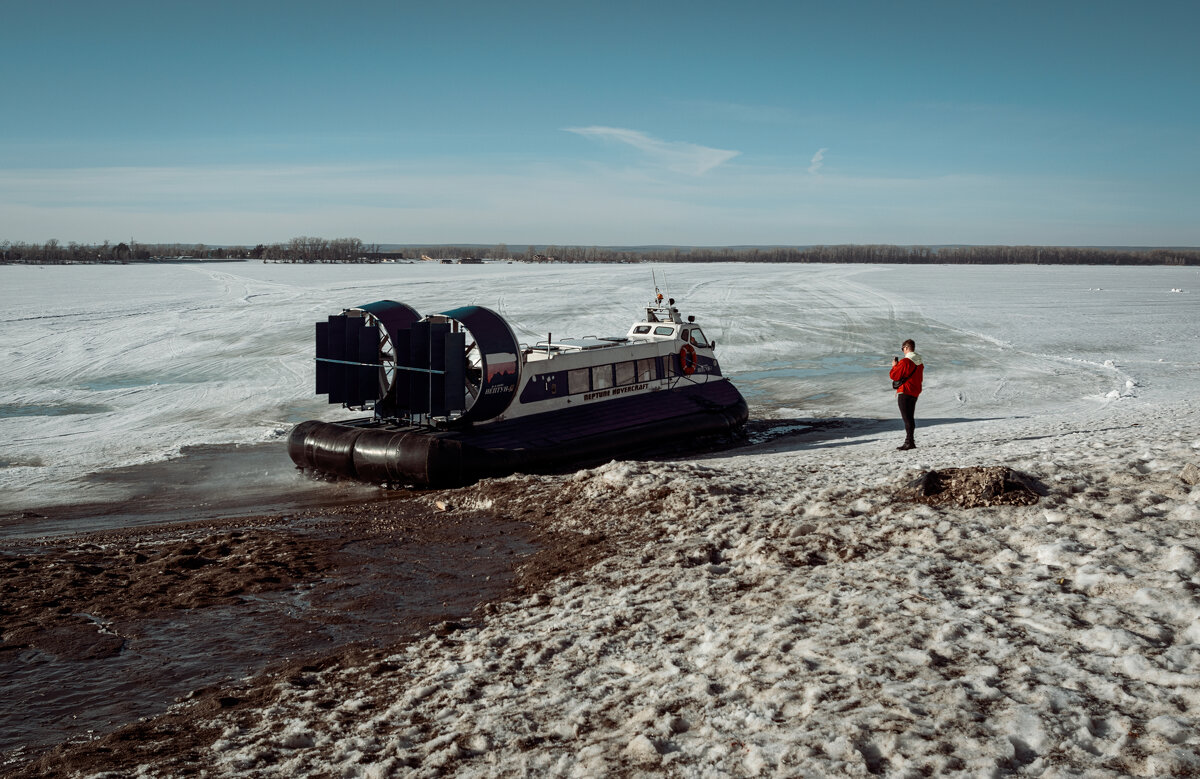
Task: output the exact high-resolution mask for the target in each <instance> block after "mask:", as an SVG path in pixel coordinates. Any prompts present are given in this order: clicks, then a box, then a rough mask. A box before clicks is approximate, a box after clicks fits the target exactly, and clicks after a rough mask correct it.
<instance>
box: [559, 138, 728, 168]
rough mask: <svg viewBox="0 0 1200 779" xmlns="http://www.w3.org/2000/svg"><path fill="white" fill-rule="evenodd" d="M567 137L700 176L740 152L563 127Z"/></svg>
mask: <svg viewBox="0 0 1200 779" xmlns="http://www.w3.org/2000/svg"><path fill="white" fill-rule="evenodd" d="M563 129H564V130H566V131H567V132H569V133H575V134H576V135H582V136H583V137H585V138H599V139H602V140H610V141H619V142H620V143H624V144H626V145H628V146H632V147H633V148H635V149H637V150H639V151H641V152H642V153H644V154H647V155H649V156H650V157H652V158H654V159H655V160H656V161H657V162H658V164H660V165H662V166H663V167H665V168H668V169H670V170H673V171H675V172H676V173H687V174H691V175H693V176H702V175H704V174H705V173H708V172H709V171H710V170H712V169H713V168H715V167H717V166H718V165H722V164H724V163H726V162H728V161H729V160H731V159H733V158H734V157H736V156H738V155H739V154H741V152H740V151H730V150H728V149H713V148H711V147H708V146H699V145H697V144H694V143H687V142H685V141H663V140H659V139H658V138H654V137H651V136H649V135H646V134H645V133H643V132H639V131H638V130H626V129H623V128H620V127H565V128H563Z"/></svg>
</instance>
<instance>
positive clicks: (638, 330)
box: [633, 325, 650, 335]
mask: <svg viewBox="0 0 1200 779" xmlns="http://www.w3.org/2000/svg"><path fill="white" fill-rule="evenodd" d="M649 332H650V325H638V326H637V327H635V328H633V333H634V335H645V334H646V333H649Z"/></svg>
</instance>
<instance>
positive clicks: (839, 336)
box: [0, 264, 1200, 777]
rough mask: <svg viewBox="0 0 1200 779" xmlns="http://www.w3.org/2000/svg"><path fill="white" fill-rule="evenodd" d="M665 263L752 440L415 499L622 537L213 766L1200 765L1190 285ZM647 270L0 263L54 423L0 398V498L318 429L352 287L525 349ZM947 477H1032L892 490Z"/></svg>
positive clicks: (1088, 769) (591, 329)
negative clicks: (502, 332)
mask: <svg viewBox="0 0 1200 779" xmlns="http://www.w3.org/2000/svg"><path fill="white" fill-rule="evenodd" d="M666 270H667V273H668V287H669V289H668V291H669V293H670V294H672V295H673V296H674V297H676V298H677V299H679V301H680V302H681V304H682V305H681V308H682V309H683V310H684V312H685V313H695V314H696V315H697V317H698V318H699V319H700V321H701V323H702V324H703V325H704V327H705V331H706V333H707V334H708V335H709V336H710V337H713V338H716V339H717V341H718V344H719V346H718V356H719V358H720V359H721V365H722V368H723V369H724V371H725V372H726V373H728V374H730V375H731V377H732V378H733V381H734V383H735V384H737V385H738V386H739V388H741V389H742V391H743V393H744V394H745V395H746V397H747V399H748V400H749V402H750V404H751V417H752V419H755V420H759V421H760V422H762V421H764V420H765V425H764V427H763V429H764V430H766V431H767V433H768V434H767V435H764V436H762V438H761V439H760V440H758V442H757V443H752V444H751V445H750V446H747V447H742V448H738V449H732V450H726V451H723V452H717V453H711V454H707V455H702V456H697V457H693V458H688V459H683V460H673V461H645V462H641V461H628V462H613V463H608V464H606V465H602V466H600V467H596V468H592V469H587V470H582V471H579V472H577V473H574V474H567V475H562V476H528V475H517V476H513V477H509V478H506V479H496V480H488V481H485V482H481V483H480V484H477V485H474V486H472V487H468V488H463V489H460V490H455V491H453V492H451V493H436V494H434V493H431V494H430V495H428V498H427V499H428V500H429V502H430V506H431V509H432V507H433V506H434V505H435V503H436V501H438V500H442V501H443V502H444V503H446V504H448V505H449V506H451V507H452V510H453V511H460V512H481V513H489V512H490V513H492V514H495V515H497V516H513V517H516V518H522V517H534V516H537V517H544V518H543V519H541V520H540V521H542V522H546V523H550V525H551V526H552V527H553V528H555V529H557V530H561V531H564V532H574V533H582V534H594V535H596V536H597V537H599V536H603V537H604V539H605V542H606V543H608V544H610V545H611V546H612V548H613V550H614V552H613V554H612V555H610V556H608V557H607V558H606V559H604V560H603V561H602V562H600V563H599V564H597V565H595V566H594V567H592V568H590V569H587V570H584V571H581V572H577V573H574V574H570V575H567V576H565V577H563V578H560V579H558V580H556V581H555V582H553V583H552V584H551V585H549V586H548V587H547V588H546V589H545V590H543V591H541V592H538V593H536V594H534V595H531V596H529V597H527V598H524V599H521V600H517V601H513V602H506V603H500V604H493V605H491V606H489V607H488V608H486V609H484V610H482V611H481V612H480V613H478V614H477V615H475V618H473V619H472V620H470V621H469V622H468V623H466V624H465V626H463V627H462V629H459V630H455V631H450V632H446V631H441V633H442V634H439V635H431V636H428V637H423V638H421V639H419V640H417V641H415V642H413V643H411V644H408V645H406V646H404V647H402V648H399V649H397V651H396V652H395V653H394V654H392V655H391V656H389V657H387V658H386V659H385V660H384V661H383V662H378V663H373V664H370V665H354V664H339V665H335V666H333V667H331V668H328V669H326V670H323V671H314V672H313V673H311V674H309V675H308V676H307V677H306V678H303V679H297V678H294V677H288V678H279V679H276V680H275V681H273V682H272V684H273V685H274V689H273V690H272V694H271V695H269V696H266V697H265V699H264V700H266V701H267V702H265V703H263V704H261V706H260V707H259V708H258V709H255V710H254V711H253V712H251V713H250V714H247V713H246V712H245V711H241V710H238V711H230V712H227V713H218V714H215V715H213V717H212V719H211V720H208V721H206V722H205V723H204V724H205V726H214V727H216V728H217V729H218V730H219V733H220V735H219V738H217V739H216V740H215V741H214V742H213V743H212V744H211V745H209V746H208V747H207V748H206V750H205V751H204V752H203V754H202V755H201V759H202V762H203V763H204V764H205V765H206V766H208V767H209V770H210V772H211V773H212V774H214V775H228V776H281V777H282V776H293V775H303V774H321V775H338V776H349V777H354V776H362V777H373V776H391V775H406V776H407V775H415V776H433V775H439V774H442V773H454V774H456V775H462V776H492V775H526V774H529V775H543V774H549V775H563V776H601V775H608V774H631V773H637V772H639V771H647V772H665V773H668V774H671V775H679V776H724V775H764V776H776V775H778V776H819V775H851V776H854V775H862V776H865V775H871V774H882V775H890V776H928V775H964V776H998V775H1005V774H1016V775H1022V776H1044V777H1068V776H1088V777H1093V776H1127V775H1134V776H1171V775H1178V776H1188V775H1200V736H1198V735H1197V733H1198V731H1200V727H1198V722H1197V718H1198V716H1200V715H1198V714H1197V712H1200V596H1198V592H1200V486H1196V485H1194V484H1189V483H1188V482H1187V481H1185V480H1184V479H1183V478H1181V473H1183V472H1184V471H1185V468H1186V466H1188V465H1189V464H1198V465H1200V416H1198V411H1200V407H1198V404H1200V401H1198V400H1197V399H1196V392H1195V388H1196V387H1197V386H1198V379H1200V361H1198V360H1200V358H1198V357H1197V354H1200V343H1198V340H1200V309H1198V308H1197V307H1196V305H1195V303H1194V299H1193V298H1192V296H1191V295H1187V294H1183V295H1180V294H1171V292H1172V290H1174V289H1190V288H1195V286H1196V281H1197V275H1200V274H1198V273H1197V271H1196V270H1195V269H1187V268H1061V267H1058V268H1054V267H976V266H968V267H925V266H919V267H918V266H902V267H877V266H773V265H737V266H725V265H689V266H667V268H666ZM72 273H81V274H90V275H88V276H87V277H86V278H84V277H79V279H80V280H79V281H76V282H74V283H78V284H81V285H82V284H85V283H86V284H87V286H88V287H89V289H87V290H85V289H84V288H83V287H82V286H80V287H73V286H71V285H70V284H69V283H68V282H69V280H70V279H71V275H70V274H72ZM105 274H127V276H126V278H124V279H123V280H114V277H112V276H106V275H105ZM649 275H650V269H649V268H648V267H647V266H587V267H578V268H575V267H548V268H547V267H531V266H523V265H512V266H508V265H485V266H474V267H466V266H454V267H445V266H439V267H426V266H395V267H379V266H374V267H335V268H327V267H287V266H259V265H249V264H247V265H232V266H225V265H222V266H199V265H197V266H177V267H171V268H161V269H147V268H139V267H137V266H131V267H130V268H129V269H125V268H119V269H115V268H68V269H58V268H54V269H50V268H47V269H38V268H5V269H0V278H3V280H4V282H5V283H4V289H5V290H6V291H5V293H4V308H3V320H4V321H3V322H2V323H0V335H3V343H5V349H6V352H7V353H6V354H5V365H6V369H5V370H6V376H7V377H8V378H9V381H8V382H7V383H6V387H5V388H4V390H3V392H4V393H5V394H4V396H3V399H2V400H0V407H3V408H6V409H17V408H21V407H36V408H42V409H45V410H46V413H44V414H42V415H40V416H32V415H28V414H24V415H23V414H17V413H9V414H4V415H0V416H2V418H0V440H3V441H5V442H6V443H5V444H4V446H3V449H0V460H3V461H4V463H3V464H4V467H3V468H2V469H0V489H4V491H5V492H6V493H7V494H9V495H10V497H9V498H7V499H6V500H8V501H9V502H11V503H13V504H17V503H19V502H20V501H26V502H28V501H34V500H37V499H44V498H45V496H48V495H49V494H50V492H51V490H52V489H53V486H52V485H61V484H72V483H74V480H75V479H76V478H77V477H78V476H80V475H81V474H83V473H85V472H87V471H89V470H95V469H98V468H105V467H115V466H118V465H121V464H125V463H128V462H134V461H139V460H141V461H148V460H151V459H154V458H160V457H164V456H168V455H170V454H172V453H173V452H175V451H178V448H179V447H180V446H183V445H186V444H192V443H226V442H238V441H261V440H271V439H272V437H276V436H278V435H279V434H278V433H276V432H275V431H277V430H280V429H283V430H286V429H287V427H288V426H289V425H290V423H291V422H293V421H295V420H296V419H298V418H307V416H313V415H325V416H326V418H328V417H329V412H328V411H327V410H325V409H323V408H322V407H321V405H320V403H318V402H316V401H315V400H314V399H313V398H311V352H310V349H311V343H310V342H311V323H312V322H313V321H315V320H316V319H318V318H322V317H324V316H325V315H326V314H328V313H333V312H336V311H337V310H339V309H340V308H341V307H343V306H349V305H354V304H360V303H364V302H369V301H371V300H376V299H381V298H392V299H398V300H402V301H404V302H407V303H410V304H411V305H414V306H415V307H416V308H417V309H418V310H420V311H422V312H423V313H425V312H431V311H438V310H444V309H446V308H449V307H452V306H454V305H461V304H466V303H477V304H481V305H486V306H490V307H493V308H495V309H497V310H498V311H500V312H501V313H502V314H503V315H504V316H505V317H506V318H508V319H509V320H510V321H511V322H512V323H513V324H514V326H516V327H517V328H518V333H520V334H522V337H524V338H527V339H528V340H529V341H533V340H536V339H537V338H539V337H544V333H546V332H548V331H550V330H552V329H553V330H554V331H555V332H556V333H557V332H558V328H560V327H561V323H563V322H568V323H570V325H571V329H572V331H573V332H571V333H570V334H571V335H584V334H607V333H608V332H614V333H615V332H623V331H624V329H625V327H626V326H627V324H628V320H629V317H630V316H631V315H632V314H633V313H634V312H635V311H636V308H637V305H638V304H639V303H641V302H642V301H643V300H644V299H645V298H646V297H647V296H648V292H649V291H650V290H649V286H650V285H649ZM105 284H112V285H114V286H113V288H112V289H113V290H114V291H115V290H117V289H121V288H134V287H136V288H137V289H139V290H142V292H141V293H139V295H138V297H136V298H135V297H133V296H131V295H126V296H118V295H116V294H115V292H107V293H105V291H104V288H103V285H105ZM122 285H124V286H122ZM71 290H77V291H71ZM90 295H95V296H96V299H90ZM31 323H33V324H35V325H36V327H31ZM97 323H100V324H97ZM908 337H911V338H914V339H915V340H916V342H917V346H918V350H919V351H920V352H921V353H922V355H923V357H924V358H925V361H926V364H927V366H928V367H927V371H926V382H925V390H924V392H923V394H922V397H921V399H920V402H919V403H918V405H917V444H918V447H919V448H918V449H916V450H915V451H912V452H897V451H896V450H895V446H896V445H897V444H898V443H899V442H900V440H901V437H902V431H901V430H900V426H899V421H898V419H897V416H898V415H897V411H896V408H895V401H894V398H893V395H892V393H891V390H890V383H889V382H888V381H887V376H886V374H887V367H888V365H889V364H890V357H891V355H892V354H894V353H896V351H897V350H898V349H899V344H900V342H901V341H902V340H903V339H904V338H908ZM772 424H774V425H775V427H774V428H772V427H771V425H772ZM772 430H773V431H774V432H773V433H772ZM281 445H282V442H281ZM972 465H985V466H991V465H1004V466H1007V467H1009V468H1012V469H1014V470H1016V471H1019V472H1021V473H1024V474H1027V475H1029V476H1030V477H1032V478H1036V479H1037V480H1038V481H1039V482H1040V483H1041V484H1042V485H1044V486H1045V488H1046V490H1045V491H1046V493H1047V494H1046V495H1045V496H1043V497H1042V498H1041V499H1040V500H1039V501H1038V502H1037V503H1035V504H1033V505H1028V506H984V507H977V508H969V509H964V508H959V507H956V506H954V505H940V506H927V505H922V504H919V503H913V502H908V501H905V500H902V499H900V496H899V495H898V487H900V486H901V485H904V484H907V483H909V482H911V481H912V480H913V479H914V478H916V477H917V476H918V475H920V474H921V473H922V472H925V471H928V470H931V469H943V468H956V467H964V466H972ZM79 489H86V487H85V486H83V485H80V486H79ZM13 494H16V496H17V498H16V499H14V498H13V497H11V496H12V495H13ZM160 768H161V766H156V765H155V764H153V763H149V764H147V765H146V766H145V767H144V772H145V773H146V774H147V775H154V774H158V773H161V772H162V771H161V770H159V769H160Z"/></svg>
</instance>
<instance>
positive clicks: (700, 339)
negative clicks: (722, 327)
mask: <svg viewBox="0 0 1200 779" xmlns="http://www.w3.org/2000/svg"><path fill="white" fill-rule="evenodd" d="M691 340H692V346H708V339H707V338H705V337H704V333H702V332H700V328H698V327H693V328H692V335H691Z"/></svg>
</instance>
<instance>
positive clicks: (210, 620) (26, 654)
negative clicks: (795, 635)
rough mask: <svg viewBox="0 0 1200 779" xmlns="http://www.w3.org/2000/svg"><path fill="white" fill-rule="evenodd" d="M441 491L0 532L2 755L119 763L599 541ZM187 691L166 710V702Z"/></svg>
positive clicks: (83, 764)
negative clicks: (32, 533)
mask: <svg viewBox="0 0 1200 779" xmlns="http://www.w3.org/2000/svg"><path fill="white" fill-rule="evenodd" d="M453 501H454V495H453V494H452V493H446V494H434V493H411V494H392V495H389V496H388V497H387V498H386V499H383V500H372V501H366V502H361V503H357V504H352V505H339V506H334V507H324V508H310V509H304V510H301V511H295V512H290V513H287V514H265V515H258V516H248V517H234V518H228V519H215V520H204V521H200V522H175V523H166V524H160V525H153V526H138V527H133V528H127V529H121V530H108V531H103V532H96V533H88V534H80V535H72V536H57V537H52V538H43V539H15V540H7V541H4V542H3V543H2V544H0V620H2V622H3V626H4V627H3V634H2V642H0V695H2V696H3V697H4V698H5V699H6V700H7V701H10V702H11V704H12V705H11V706H7V707H6V708H7V709H8V711H7V712H6V713H4V714H3V715H0V717H2V719H3V721H2V722H0V767H3V768H4V771H5V773H6V774H8V775H16V776H49V775H61V774H62V773H64V772H87V773H93V772H105V771H115V772H120V771H121V770H123V769H128V768H131V767H133V766H134V765H136V764H137V762H138V761H139V760H143V759H144V758H145V757H146V756H147V755H151V754H153V755H157V756H158V757H160V758H163V757H168V756H177V757H178V760H179V761H180V762H179V765H180V767H181V769H182V768H183V766H186V765H187V763H188V759H187V755H188V754H189V752H190V750H192V749H194V748H195V747H196V746H197V745H200V744H202V743H205V740H206V739H207V740H210V741H211V740H212V739H215V738H216V737H217V734H216V733H215V732H212V731H211V730H210V729H206V727H205V725H204V723H205V719H206V715H207V714H209V713H211V711H214V710H230V709H232V710H236V709H237V707H239V706H246V707H247V708H249V707H250V706H251V704H253V705H261V704H262V703H263V702H264V701H263V695H265V694H266V693H265V692H264V691H265V690H269V689H272V685H273V682H272V681H271V680H273V679H277V678H278V677H279V675H281V674H283V675H301V676H302V675H303V674H306V673H310V672H312V670H313V669H320V668H329V667H331V666H336V665H339V664H344V663H351V662H353V663H358V664H361V663H362V662H363V660H364V659H365V660H370V659H371V658H382V657H386V656H387V655H388V654H389V653H390V652H392V651H394V647H395V646H397V645H399V644H402V643H404V642H405V641H407V640H409V639H411V638H413V637H418V636H423V635H427V634H429V632H430V631H440V632H444V633H449V632H453V631H455V630H457V629H459V628H460V627H462V626H463V625H465V624H469V623H470V621H471V620H472V614H473V612H475V611H476V610H478V609H486V608H487V604H490V603H494V602H498V601H502V600H504V599H506V598H510V597H518V596H520V595H521V594H524V593H528V592H531V591H535V590H537V589H539V588H541V587H542V586H543V584H544V583H545V582H546V581H548V580H550V579H553V578H555V577H557V576H559V575H561V574H562V573H564V572H566V571H570V570H574V569H577V568H579V567H583V566H586V565H590V564H592V563H593V562H595V561H596V560H597V559H599V558H600V557H601V556H603V555H604V554H606V553H607V544H606V542H605V541H604V539H603V538H599V537H597V536H594V535H593V536H577V535H575V534H563V533H551V532H548V531H546V530H545V529H544V527H543V525H544V524H545V523H544V521H543V520H544V519H545V517H544V515H543V514H542V513H540V512H539V511H537V510H536V509H533V510H524V511H521V510H519V511H517V512H515V514H499V513H497V512H494V511H493V512H479V511H460V510H458V509H457V508H456V507H455V506H454V505H453ZM182 700H186V701H188V702H189V703H190V704H192V705H189V706H187V707H181V711H179V712H175V713H173V712H171V711H170V710H169V709H170V707H171V706H172V704H174V703H176V702H177V701H182Z"/></svg>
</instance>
